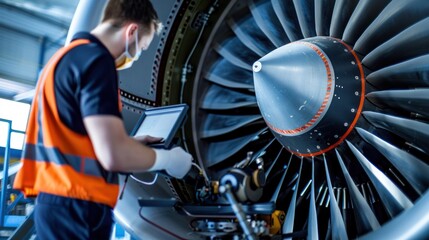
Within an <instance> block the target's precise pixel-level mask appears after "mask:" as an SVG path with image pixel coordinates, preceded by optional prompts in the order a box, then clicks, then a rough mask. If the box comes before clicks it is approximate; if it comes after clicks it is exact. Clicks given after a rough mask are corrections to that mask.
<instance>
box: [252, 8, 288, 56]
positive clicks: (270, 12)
mask: <svg viewBox="0 0 429 240" xmlns="http://www.w3.org/2000/svg"><path fill="white" fill-rule="evenodd" d="M249 8H250V11H251V12H252V15H253V18H254V19H255V21H256V24H258V26H259V28H260V29H261V30H262V32H264V34H265V35H266V36H267V37H268V38H269V39H270V41H271V42H272V43H273V44H274V46H275V47H276V48H278V47H281V46H283V45H285V44H287V43H289V42H290V41H289V39H288V37H287V35H286V34H285V32H284V31H282V30H281V29H282V25H281V23H280V22H279V20H278V19H277V18H273V17H272V16H274V15H275V14H276V13H275V12H274V9H273V7H272V5H271V3H270V2H264V3H263V4H260V5H256V4H255V3H254V1H253V0H251V1H250V3H249ZM267 19H270V20H269V21H267Z"/></svg>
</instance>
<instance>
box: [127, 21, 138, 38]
mask: <svg viewBox="0 0 429 240" xmlns="http://www.w3.org/2000/svg"><path fill="white" fill-rule="evenodd" d="M138 28H139V26H138V25H137V24H136V23H129V24H128V26H127V27H126V29H127V30H126V31H125V34H127V35H128V39H130V41H133V40H134V34H137V30H138Z"/></svg>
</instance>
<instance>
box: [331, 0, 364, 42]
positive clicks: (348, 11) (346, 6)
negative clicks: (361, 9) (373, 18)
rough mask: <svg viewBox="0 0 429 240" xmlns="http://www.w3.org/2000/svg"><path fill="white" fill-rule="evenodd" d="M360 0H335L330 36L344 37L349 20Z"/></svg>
mask: <svg viewBox="0 0 429 240" xmlns="http://www.w3.org/2000/svg"><path fill="white" fill-rule="evenodd" d="M358 2H359V0H337V1H335V6H334V12H333V14H332V20H331V28H330V30H329V32H330V36H331V37H335V38H340V39H341V38H342V37H343V32H344V29H345V28H346V25H347V22H349V19H350V16H351V15H352V13H353V11H354V9H355V8H356V5H357V4H358Z"/></svg>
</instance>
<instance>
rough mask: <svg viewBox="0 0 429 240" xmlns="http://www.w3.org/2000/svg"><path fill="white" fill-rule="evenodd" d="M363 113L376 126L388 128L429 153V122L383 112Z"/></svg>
mask: <svg viewBox="0 0 429 240" xmlns="http://www.w3.org/2000/svg"><path fill="white" fill-rule="evenodd" d="M362 114H363V116H364V117H365V118H366V119H367V120H368V121H369V122H370V123H371V124H373V125H374V126H376V127H378V128H382V129H385V130H388V131H390V132H392V133H394V134H396V135H398V136H400V137H402V138H404V139H405V140H407V141H408V142H410V143H412V144H415V145H416V146H417V147H419V148H420V149H421V150H422V151H424V152H426V153H427V154H428V153H429V145H428V144H427V142H429V124H426V123H423V122H419V121H415V120H410V119H405V118H400V117H394V116H390V115H386V114H383V113H376V112H368V111H365V112H363V113H362Z"/></svg>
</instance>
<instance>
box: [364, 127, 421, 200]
mask: <svg viewBox="0 0 429 240" xmlns="http://www.w3.org/2000/svg"><path fill="white" fill-rule="evenodd" d="M356 130H357V132H358V133H359V135H360V136H361V137H362V138H363V139H364V140H365V141H367V142H368V143H369V144H371V145H372V146H373V147H375V148H376V149H377V150H378V151H379V152H380V153H381V154H383V156H385V157H386V158H387V159H388V160H389V161H390V162H391V163H392V164H393V166H395V167H396V169H397V170H398V171H399V172H400V173H401V174H402V175H403V176H404V177H405V179H407V180H408V181H409V182H410V184H411V186H412V187H413V188H414V189H415V190H416V191H417V192H418V193H419V194H420V195H421V194H423V193H424V192H425V191H426V189H428V187H429V175H428V173H429V166H428V165H427V164H425V163H424V162H422V161H421V160H420V159H418V158H416V157H414V156H413V155H411V154H410V153H408V152H405V151H403V150H401V149H399V148H397V147H395V146H393V145H392V144H390V143H388V142H386V141H384V140H383V139H381V138H379V137H377V136H376V135H374V134H372V133H370V132H368V131H365V130H364V129H362V128H356Z"/></svg>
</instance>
